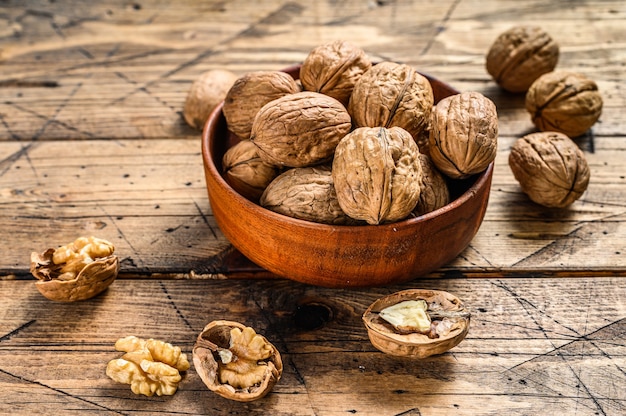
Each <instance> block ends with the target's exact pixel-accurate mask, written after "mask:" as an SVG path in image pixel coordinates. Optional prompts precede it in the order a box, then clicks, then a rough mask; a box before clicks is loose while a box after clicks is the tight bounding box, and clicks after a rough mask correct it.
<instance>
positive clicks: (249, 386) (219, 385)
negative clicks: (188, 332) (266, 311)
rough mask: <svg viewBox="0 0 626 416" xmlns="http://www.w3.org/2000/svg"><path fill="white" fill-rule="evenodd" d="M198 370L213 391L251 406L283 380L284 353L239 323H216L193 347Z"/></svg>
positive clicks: (204, 332)
mask: <svg viewBox="0 0 626 416" xmlns="http://www.w3.org/2000/svg"><path fill="white" fill-rule="evenodd" d="M193 364H194V367H195V369H196V371H197V373H198V375H199V376H200V378H201V379H202V381H203V382H204V384H205V385H206V386H207V387H208V388H209V390H211V391H213V392H215V393H217V394H219V395H220V396H222V397H225V398H227V399H230V400H236V401H240V402H250V401H253V400H257V399H260V398H262V397H264V396H265V395H267V394H268V393H269V392H270V391H271V390H272V388H273V387H274V385H275V384H276V383H277V382H278V380H280V377H281V375H282V372H283V363H282V360H281V357H280V353H279V352H278V350H277V349H276V347H274V345H273V344H272V343H271V342H269V341H268V340H267V338H265V337H264V336H263V335H260V334H257V333H256V332H255V331H254V329H253V328H251V327H247V326H245V325H243V324H240V323H239V322H233V321H213V322H210V323H209V324H208V325H206V326H205V327H204V329H203V330H202V332H201V333H200V335H198V338H197V340H196V343H195V345H194V347H193Z"/></svg>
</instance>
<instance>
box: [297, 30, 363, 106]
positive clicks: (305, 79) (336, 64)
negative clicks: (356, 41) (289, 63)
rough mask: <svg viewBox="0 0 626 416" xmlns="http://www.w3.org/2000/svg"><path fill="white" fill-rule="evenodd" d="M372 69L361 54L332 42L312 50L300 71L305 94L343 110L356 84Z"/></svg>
mask: <svg viewBox="0 0 626 416" xmlns="http://www.w3.org/2000/svg"><path fill="white" fill-rule="evenodd" d="M371 66H372V62H371V61H370V59H369V58H368V57H367V55H366V54H365V52H364V51H363V50H362V49H361V48H359V47H357V46H355V45H353V44H352V43H349V42H346V41H343V40H336V41H333V42H329V43H325V44H323V45H320V46H318V47H316V48H315V49H313V50H312V51H311V52H309V54H308V55H307V57H306V58H305V60H304V62H303V63H302V67H301V68H300V81H301V82H302V85H303V87H304V89H305V90H307V91H315V92H319V93H322V94H326V95H328V96H330V97H333V98H335V99H337V100H338V101H339V102H341V103H342V104H343V105H345V106H347V105H348V102H349V100H350V95H352V90H353V89H354V84H356V82H357V80H358V79H359V78H360V77H361V75H363V73H365V72H366V71H367V70H368V69H370V67H371Z"/></svg>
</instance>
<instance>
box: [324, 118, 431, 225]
mask: <svg viewBox="0 0 626 416" xmlns="http://www.w3.org/2000/svg"><path fill="white" fill-rule="evenodd" d="M418 156H419V149H418V148H417V144H415V141H414V140H413V137H411V135H410V134H409V133H408V132H407V131H406V130H404V129H402V128H400V127H392V128H390V129H387V128H384V127H361V128H357V129H355V130H354V131H352V132H351V133H350V134H348V135H346V137H344V138H343V139H342V140H341V142H339V144H338V145H337V149H336V151H335V158H334V160H333V166H332V175H333V180H334V183H335V190H336V192H337V199H338V200H339V205H340V206H341V208H342V210H343V211H344V212H345V213H346V214H348V215H349V216H350V217H352V218H354V219H357V220H363V221H366V222H367V223H368V224H381V223H385V222H394V221H399V220H401V219H404V218H406V217H407V216H408V215H409V214H410V213H411V211H412V210H413V208H415V205H416V204H417V201H418V199H419V196H420V183H421V175H422V167H421V164H420V162H419V158H418Z"/></svg>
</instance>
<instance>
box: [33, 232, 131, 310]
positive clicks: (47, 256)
mask: <svg viewBox="0 0 626 416" xmlns="http://www.w3.org/2000/svg"><path fill="white" fill-rule="evenodd" d="M114 251H115V247H114V246H113V244H111V243H110V242H108V241H106V240H103V239H100V238H96V237H89V238H87V237H79V238H77V239H76V240H75V241H74V242H72V243H70V244H67V245H65V246H62V247H59V248H57V249H54V248H49V249H47V250H46V251H44V252H43V253H41V254H39V253H35V252H33V253H31V256H30V272H31V273H32V275H33V276H34V277H36V278H37V279H38V281H37V282H35V286H36V287H37V289H38V290H39V292H41V294H42V295H44V296H45V297H46V298H48V299H50V300H55V301H59V302H74V301H79V300H85V299H89V298H92V297H94V296H96V295H98V294H99V293H101V292H103V291H104V290H105V289H106V288H107V287H109V285H111V283H113V281H114V280H115V279H116V278H117V274H118V272H119V269H120V263H119V259H118V258H117V256H115V255H114V254H113V252H114Z"/></svg>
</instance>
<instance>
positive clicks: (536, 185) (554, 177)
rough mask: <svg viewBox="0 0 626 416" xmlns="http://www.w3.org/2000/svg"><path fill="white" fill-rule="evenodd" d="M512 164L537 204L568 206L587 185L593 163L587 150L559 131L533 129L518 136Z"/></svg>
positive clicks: (523, 189) (516, 176)
mask: <svg viewBox="0 0 626 416" xmlns="http://www.w3.org/2000/svg"><path fill="white" fill-rule="evenodd" d="M509 166H510V167H511V171H512V172H513V175H514V176H515V179H516V180H517V181H518V182H519V184H520V186H521V188H522V191H523V192H524V193H525V194H526V195H528V197H529V198H530V199H531V200H532V201H534V202H536V203H537V204H540V205H543V206H546V207H556V208H564V207H566V206H568V205H570V204H572V203H573V202H574V201H576V200H577V199H579V198H580V197H581V196H582V194H583V193H584V192H585V190H586V189H587V186H588V184H589V179H590V171H589V166H588V164H587V160H586V158H585V155H584V153H583V152H582V151H581V150H580V149H579V148H578V146H577V145H576V143H574V142H573V141H572V140H571V139H570V138H569V137H567V136H566V135H564V134H562V133H558V132H541V133H532V134H529V135H526V136H524V137H522V138H520V139H518V140H517V141H516V142H515V143H514V144H513V147H512V148H511V152H510V153H509Z"/></svg>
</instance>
